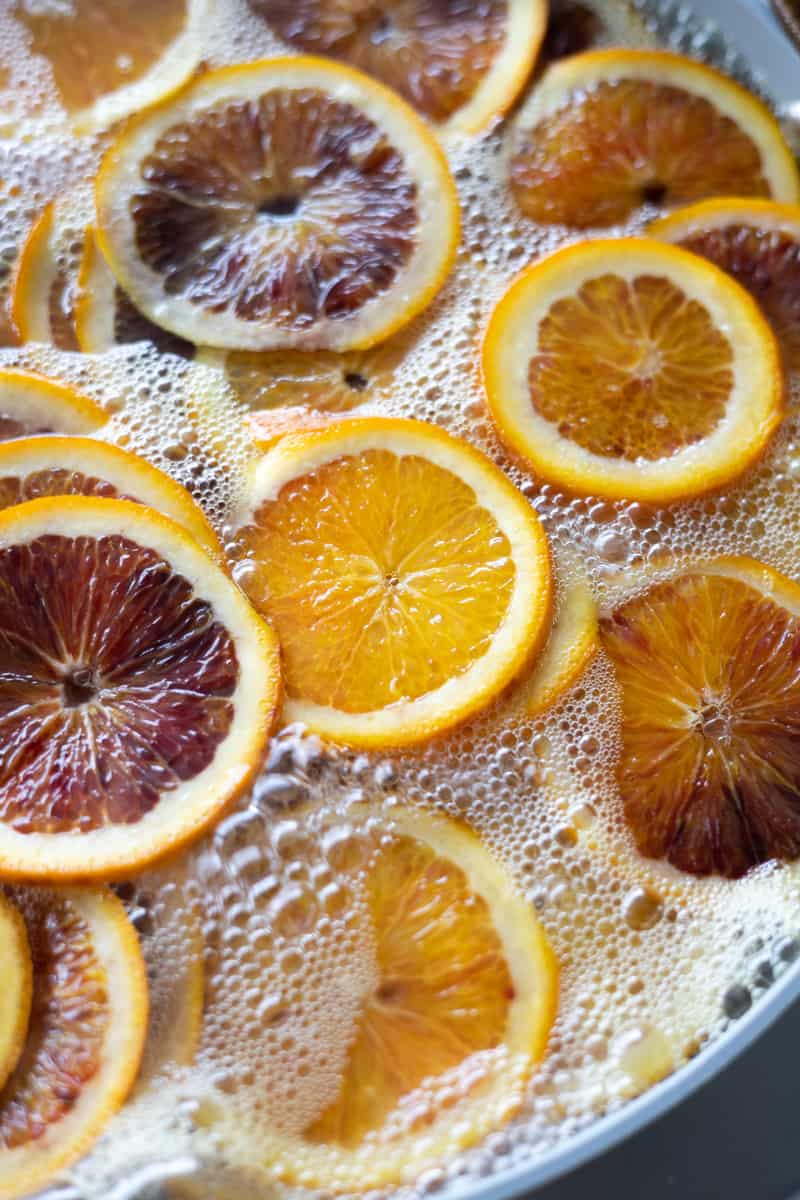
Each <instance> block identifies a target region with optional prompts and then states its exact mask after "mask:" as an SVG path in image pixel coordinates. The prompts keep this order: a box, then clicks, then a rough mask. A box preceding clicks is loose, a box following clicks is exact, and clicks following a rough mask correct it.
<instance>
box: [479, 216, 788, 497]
mask: <svg viewBox="0 0 800 1200" xmlns="http://www.w3.org/2000/svg"><path fill="white" fill-rule="evenodd" d="M654 246H656V247H657V249H656V251H655V253H654V252H653V249H652V248H653V247H654ZM483 370H484V379H485V383H486V390H487V394H488V399H489V407H490V409H491V413H492V416H493V417H494V420H495V422H496V423H497V427H498V429H499V431H500V434H501V436H502V437H503V439H504V441H506V442H507V444H508V445H509V446H510V448H511V449H512V450H514V451H515V452H516V453H517V454H519V455H520V456H521V457H522V458H523V459H524V461H525V462H526V463H528V464H529V465H530V466H531V467H532V468H533V470H534V471H535V472H536V474H537V475H539V476H541V478H542V479H545V480H548V481H550V482H552V483H555V484H557V485H558V486H560V487H563V488H566V489H567V490H568V491H570V492H575V493H578V494H581V495H592V494H593V495H598V496H606V497H610V498H627V499H631V500H644V501H650V502H653V503H656V504H659V503H661V504H664V503H667V502H669V501H673V500H678V499H681V498H683V497H687V496H693V495H698V494H699V493H702V492H706V491H709V490H710V489H712V488H715V487H720V486H721V485H723V484H725V483H728V482H729V481H730V480H732V479H734V478H735V477H736V476H737V475H740V474H741V473H742V472H743V471H744V470H745V469H746V468H747V467H748V466H750V465H751V464H752V463H753V462H754V461H755V460H756V459H757V458H758V457H759V456H760V455H761V454H762V453H763V451H764V450H765V448H766V446H767V444H768V442H769V438H770V436H771V434H772V433H773V432H774V430H775V429H776V427H777V426H778V424H779V422H780V420H781V417H782V414H783V403H784V379H783V370H782V366H781V359H780V351H779V349H778V345H777V342H776V340H775V337H774V334H773V333H772V332H771V330H770V328H769V326H768V324H767V322H766V320H765V319H764V317H763V316H762V314H761V312H760V310H759V308H758V306H757V305H756V303H755V301H754V300H753V299H752V298H751V297H750V296H749V295H748V294H747V293H746V292H745V291H744V289H743V288H741V287H740V286H739V285H738V284H737V283H735V282H734V281H733V280H732V279H731V278H730V276H728V275H726V274H725V273H724V272H722V271H720V270H719V268H718V267H714V266H712V265H711V264H710V263H708V262H705V261H704V260H703V259H702V258H699V257H698V256H697V255H694V254H690V253H688V251H685V250H681V249H679V248H678V247H676V246H668V245H666V244H662V243H658V242H655V241H648V240H647V239H645V238H620V239H615V240H613V241H602V240H601V241H595V242H586V243H582V244H580V245H577V246H570V247H568V248H567V249H565V250H560V251H558V252H557V253H556V254H553V255H551V256H550V257H549V258H545V259H542V260H541V261H540V262H538V263H536V264H535V265H534V266H533V267H530V268H529V269H528V270H527V271H525V272H524V273H523V274H522V275H521V276H520V277H519V278H518V279H517V281H516V282H515V283H514V284H513V285H512V286H511V288H510V290H509V291H508V292H507V293H506V295H505V296H504V297H503V299H502V300H501V301H500V303H499V304H498V306H497V308H496V309H495V312H494V314H493V316H492V318H491V321H490V324H489V329H488V331H487V334H486V341H485V343H484V351H483Z"/></svg>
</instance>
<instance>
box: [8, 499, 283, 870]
mask: <svg viewBox="0 0 800 1200" xmlns="http://www.w3.org/2000/svg"><path fill="white" fill-rule="evenodd" d="M0 666H1V667H2V678H1V679H0V710H1V711H2V713H3V722H2V725H1V726H0V876H4V877H5V878H18V879H40V880H47V881H50V880H59V881H60V880H73V879H98V878H120V877H125V876H129V875H130V873H131V872H133V871H135V870H138V869H141V868H142V867H144V866H145V865H147V864H149V863H151V862H154V861H156V860H157V859H159V858H160V857H162V856H164V855H166V854H168V853H169V852H171V851H174V850H177V849H178V848H179V847H181V846H183V845H185V844H186V843H188V842H190V841H192V840H193V839H194V838H196V837H198V836H199V835H200V834H201V833H202V832H203V831H204V830H205V829H207V828H208V827H209V826H210V825H211V824H213V823H214V821H215V820H217V819H218V818H219V816H220V815H221V814H222V812H223V811H224V810H225V808H226V807H227V806H228V805H229V804H231V803H232V802H233V800H234V799H235V798H236V797H237V796H238V795H239V794H240V793H241V791H242V790H243V789H244V788H245V787H246V786H247V784H248V783H249V781H250V779H251V778H252V776H253V775H254V773H255V771H256V770H257V768H258V766H259V763H260V760H261V756H262V753H263V750H264V748H265V745H266V742H267V739H268V735H269V731H270V728H271V725H272V722H273V720H274V716H275V711H276V706H277V702H278V698H279V670H278V651H277V646H276V642H275V639H274V637H273V635H272V633H271V632H270V630H269V629H268V628H267V627H266V625H264V623H263V622H262V621H261V620H260V619H259V618H258V617H257V616H256V614H255V612H254V611H253V610H252V608H251V607H250V605H249V604H248V603H247V601H246V600H245V598H244V597H243V596H242V594H241V593H240V592H239V590H238V589H237V588H236V587H235V586H234V584H232V583H231V581H230V579H229V578H228V576H227V575H226V574H225V573H224V571H223V570H222V569H221V568H220V567H219V566H217V564H216V563H215V562H214V560H213V559H211V558H210V557H209V555H208V554H207V553H206V552H205V551H204V550H203V549H202V548H201V547H200V546H199V545H198V544H197V543H196V542H195V541H194V539H193V538H192V537H190V535H189V534H188V533H186V531H185V530H184V529H182V528H181V527H180V526H178V525H176V524H175V523H174V522H172V521H170V520H168V519H167V518H166V517H163V516H161V515H160V514H159V513H157V512H155V511H154V510H153V509H150V508H147V507H145V506H144V505H142V504H135V503H131V502H130V501H126V500H105V499H95V498H88V497H83V496H58V497H54V498H49V499H44V500H32V501H29V502H28V503H26V504H21V505H18V506H16V507H15V508H9V509H6V510H5V511H4V512H2V513H0Z"/></svg>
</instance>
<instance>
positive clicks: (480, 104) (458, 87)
mask: <svg viewBox="0 0 800 1200" xmlns="http://www.w3.org/2000/svg"><path fill="white" fill-rule="evenodd" d="M248 4H249V7H250V8H251V10H252V11H253V12H255V13H257V14H258V15H259V16H261V17H263V18H264V20H265V21H266V22H267V24H268V25H269V27H270V29H272V30H273V32H275V33H277V34H278V36H279V37H281V38H283V39H284V41H286V42H287V43H288V44H289V45H290V46H292V47H293V48H295V49H297V50H301V51H303V52H304V53H306V54H324V55H329V56H331V57H332V58H337V59H340V60H342V61H344V62H346V63H349V64H350V66H353V67H358V68H359V69H360V70H362V71H366V72H367V74H368V75H372V76H374V77H375V78H376V79H380V80H381V81H382V82H383V83H385V84H388V86H389V87H391V88H394V90H395V91H396V92H399V93H400V95H401V96H403V97H404V98H405V99H406V100H407V101H408V103H409V104H413V106H414V107H415V108H416V110H417V111H418V112H419V113H421V114H422V116H424V117H427V119H428V120H429V121H432V122H434V124H436V125H438V126H440V127H441V128H442V129H443V130H444V131H446V132H450V131H455V132H459V133H477V132H479V131H480V130H481V129H484V128H485V127H486V126H487V125H489V124H490V123H491V122H492V121H493V120H495V119H497V118H498V117H500V116H502V114H503V113H504V112H505V111H506V110H507V109H508V108H510V107H511V105H512V104H513V103H514V100H515V99H516V97H517V96H518V94H519V93H520V91H521V90H522V88H523V87H524V86H525V82H526V80H527V78H528V76H529V75H530V72H531V69H532V67H533V64H534V63H535V61H536V55H537V54H538V52H539V47H540V45H541V42H542V37H543V35H544V30H545V25H546V21H547V4H546V2H545V0H399V2H397V0H395V3H393V4H391V5H387V4H383V3H379V2H377V0H367V3H360V4H355V5H354V4H353V3H352V2H351V0H299V2H298V0H248Z"/></svg>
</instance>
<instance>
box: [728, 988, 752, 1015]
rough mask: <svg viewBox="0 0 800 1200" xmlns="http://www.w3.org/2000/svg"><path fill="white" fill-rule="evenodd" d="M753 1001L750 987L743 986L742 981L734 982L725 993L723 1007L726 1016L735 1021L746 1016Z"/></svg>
mask: <svg viewBox="0 0 800 1200" xmlns="http://www.w3.org/2000/svg"><path fill="white" fill-rule="evenodd" d="M752 1003H753V997H752V996H751V995H750V989H749V988H746V987H742V985H741V984H740V983H734V984H733V986H732V987H729V988H728V990H727V992H726V993H725V996H724V998H723V1001H722V1008H723V1011H724V1013H725V1016H726V1017H730V1019H731V1020H732V1021H735V1020H737V1018H739V1017H743V1016H744V1014H745V1013H746V1012H747V1010H748V1009H749V1008H750V1006H751V1004H752Z"/></svg>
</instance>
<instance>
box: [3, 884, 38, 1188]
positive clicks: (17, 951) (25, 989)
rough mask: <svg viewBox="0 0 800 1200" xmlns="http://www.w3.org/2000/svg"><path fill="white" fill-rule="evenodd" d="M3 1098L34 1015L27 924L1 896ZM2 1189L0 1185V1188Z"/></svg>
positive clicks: (31, 968) (12, 904)
mask: <svg viewBox="0 0 800 1200" xmlns="http://www.w3.org/2000/svg"><path fill="white" fill-rule="evenodd" d="M0 970H2V972H3V986H2V989H0V1096H2V1089H3V1088H4V1087H5V1084H6V1081H7V1080H8V1077H9V1075H10V1074H11V1072H12V1071H13V1070H14V1068H15V1067H16V1065H17V1063H18V1062H19V1056H20V1054H21V1053H22V1048H23V1046H24V1045H25V1037H26V1034H27V1032H28V1020H29V1018H30V1014H31V989H32V987H33V966H32V963H31V951H30V946H29V945H28V935H27V933H26V931H25V921H24V920H23V918H22V915H21V913H20V912H19V910H18V909H17V907H16V905H15V904H14V903H13V902H12V901H11V900H10V899H9V898H8V896H6V895H5V894H4V893H3V892H0ZM1 1186H2V1185H0V1187H1Z"/></svg>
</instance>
